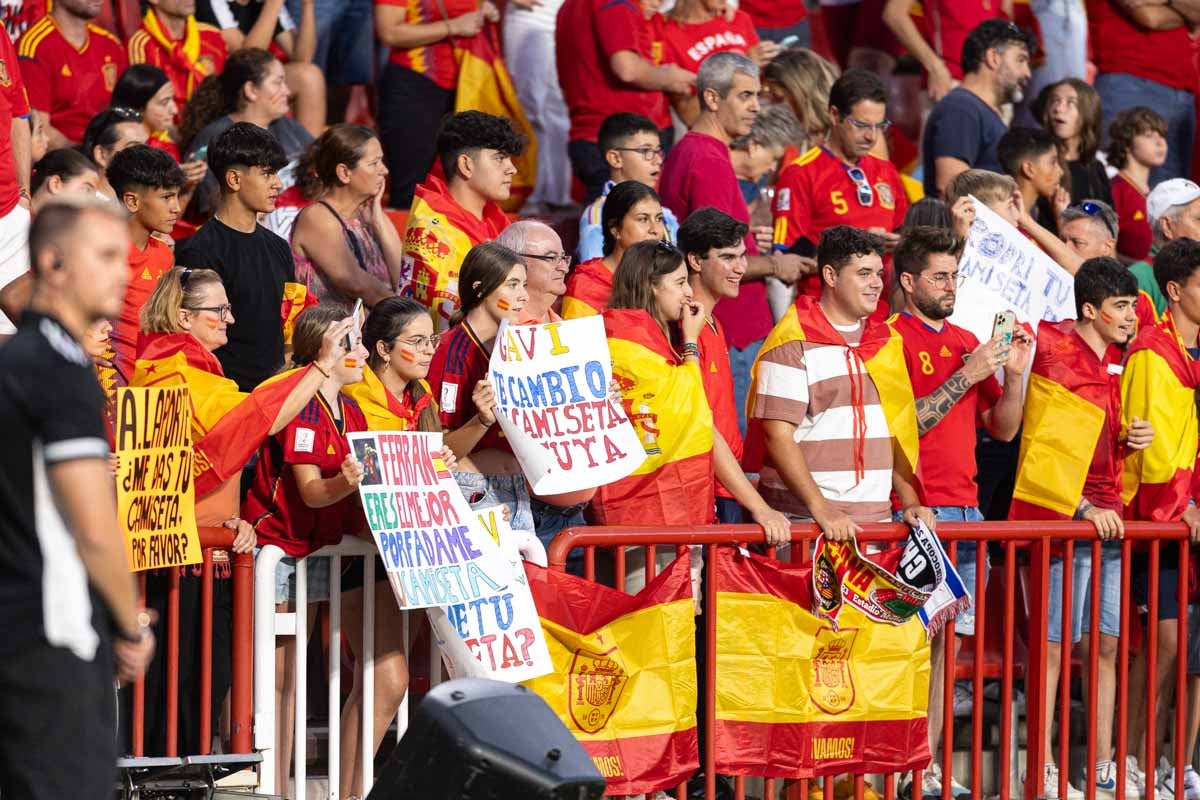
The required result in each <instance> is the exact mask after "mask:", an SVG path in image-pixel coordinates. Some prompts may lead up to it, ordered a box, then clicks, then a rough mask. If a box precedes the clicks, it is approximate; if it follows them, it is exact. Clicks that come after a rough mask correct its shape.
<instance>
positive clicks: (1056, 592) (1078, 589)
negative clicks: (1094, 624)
mask: <svg viewBox="0 0 1200 800" xmlns="http://www.w3.org/2000/svg"><path fill="white" fill-rule="evenodd" d="M1072 561H1073V566H1072V568H1071V569H1072V573H1071V643H1072V644H1074V643H1075V642H1078V641H1079V640H1080V639H1082V638H1083V634H1084V633H1085V632H1087V631H1088V630H1089V626H1090V624H1091V621H1092V596H1091V595H1092V592H1091V588H1092V548H1091V540H1088V539H1083V540H1079V541H1076V542H1075V554H1074V558H1073V560H1072ZM1048 597H1049V601H1048V602H1047V604H1046V608H1047V610H1046V613H1047V619H1046V638H1047V639H1048V640H1050V641H1051V642H1062V627H1063V626H1062V622H1063V618H1062V616H1063V559H1062V556H1054V557H1052V558H1051V559H1050V588H1049V593H1048ZM1100 632H1101V633H1103V634H1104V635H1106V636H1120V634H1121V543H1120V542H1119V541H1111V542H1104V543H1102V544H1101V545H1100Z"/></svg>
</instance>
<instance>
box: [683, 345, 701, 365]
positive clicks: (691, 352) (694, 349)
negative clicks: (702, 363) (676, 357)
mask: <svg viewBox="0 0 1200 800" xmlns="http://www.w3.org/2000/svg"><path fill="white" fill-rule="evenodd" d="M688 356H695V357H696V360H697V361H699V360H700V345H698V344H696V343H695V342H685V343H684V345H683V357H684V358H687V357H688Z"/></svg>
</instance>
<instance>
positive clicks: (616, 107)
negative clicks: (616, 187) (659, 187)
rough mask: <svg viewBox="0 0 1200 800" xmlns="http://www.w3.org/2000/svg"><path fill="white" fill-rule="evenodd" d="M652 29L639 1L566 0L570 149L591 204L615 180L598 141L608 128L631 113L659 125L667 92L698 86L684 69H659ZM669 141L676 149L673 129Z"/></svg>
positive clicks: (561, 72) (564, 70)
mask: <svg viewBox="0 0 1200 800" xmlns="http://www.w3.org/2000/svg"><path fill="white" fill-rule="evenodd" d="M648 24H649V23H648V22H647V21H646V20H645V19H644V18H643V17H642V12H641V10H639V9H638V7H637V5H636V4H635V3H631V2H621V3H613V2H608V0H566V2H564V3H563V5H562V8H561V9H559V12H558V27H557V28H556V29H555V32H554V37H555V47H556V56H555V57H556V58H557V59H558V79H559V82H560V83H561V84H562V89H563V97H564V98H565V99H566V101H567V109H568V110H569V112H570V115H571V131H570V134H569V136H568V139H569V144H568V145H567V152H568V154H569V155H570V158H571V169H572V170H574V172H575V175H576V177H578V178H579V180H581V181H582V182H583V185H584V189H585V198H584V199H585V200H586V201H587V202H591V201H592V200H594V199H596V198H597V197H599V196H600V194H601V192H602V191H603V189H604V184H605V182H606V181H608V180H609V178H610V177H611V175H610V167H609V164H608V162H607V161H606V158H605V153H604V151H603V150H601V148H600V145H599V144H598V139H597V137H598V135H599V130H600V123H602V122H603V121H604V120H605V119H607V118H608V117H609V116H610V115H612V114H616V113H619V112H623V111H630V110H637V111H638V112H640V113H643V114H645V115H646V116H647V117H648V118H649V119H651V120H653V121H655V122H656V123H657V122H659V120H660V119H662V118H663V116H664V114H666V99H665V98H664V96H663V92H670V93H671V94H686V93H688V92H690V91H691V88H692V84H694V83H695V81H696V76H695V75H693V74H692V73H690V72H688V71H687V70H686V69H684V68H683V67H679V66H676V65H674V64H661V65H657V62H656V60H655V59H654V57H653V54H652V52H651V41H650V40H651V36H650V31H649V28H648ZM661 137H662V145H663V149H664V150H668V149H670V146H671V143H672V142H673V141H674V132H673V130H671V128H670V127H669V126H665V127H664V128H663V130H662V131H661Z"/></svg>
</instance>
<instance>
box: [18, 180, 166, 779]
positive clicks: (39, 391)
mask: <svg viewBox="0 0 1200 800" xmlns="http://www.w3.org/2000/svg"><path fill="white" fill-rule="evenodd" d="M126 247H127V243H126V233H125V226H124V222H123V220H122V219H121V216H120V214H119V213H118V212H117V211H116V210H115V209H113V208H112V207H110V206H108V205H107V204H106V205H104V206H101V205H100V204H99V203H97V202H95V201H93V202H92V203H90V204H87V205H82V204H81V205H75V206H70V205H67V204H55V205H54V206H52V207H49V208H47V209H45V210H44V211H43V212H42V214H41V216H40V217H39V218H38V219H37V220H36V221H35V222H34V223H33V225H32V229H31V231H30V250H31V251H32V254H33V275H34V278H33V280H34V292H33V300H32V303H31V305H30V309H29V312H28V313H26V314H25V315H24V316H23V317H22V319H21V329H20V331H19V332H18V333H17V335H16V337H15V338H14V339H13V340H12V341H11V342H10V343H9V344H8V345H6V346H5V347H4V348H3V349H2V350H0V365H3V366H2V369H3V373H4V374H5V375H8V376H16V375H21V376H24V378H23V379H21V380H11V379H10V380H6V381H4V384H3V387H2V388H0V420H2V421H3V423H4V427H5V431H6V442H5V447H4V448H3V453H2V454H0V459H3V465H4V467H3V470H0V476H2V477H0V482H2V483H3V486H4V491H3V492H0V509H2V511H3V513H2V514H0V520H2V521H0V542H3V545H2V546H0V553H3V556H2V559H3V569H4V572H5V575H6V578H5V591H4V603H3V614H4V619H5V620H6V628H7V629H8V630H9V631H10V632H11V636H10V637H7V638H6V639H5V643H4V645H3V646H2V648H3V649H2V650H0V691H2V692H3V695H4V697H6V698H8V699H9V702H6V703H5V704H4V708H3V712H2V713H0V720H2V724H3V725H4V730H5V735H4V745H3V748H4V759H5V762H6V763H5V767H4V769H3V770H2V771H0V791H3V792H4V795H5V796H6V797H39V798H47V800H67V798H76V797H81V796H87V797H104V796H107V794H108V793H109V792H111V791H112V790H113V783H114V780H115V778H116V768H115V765H116V758H117V747H116V740H115V737H114V736H113V732H114V730H115V729H116V718H115V714H114V710H115V709H114V704H113V682H114V672H115V673H116V674H115V677H116V679H118V680H120V681H122V682H127V681H135V680H138V679H139V678H140V677H141V675H142V673H143V671H144V670H145V667H146V664H147V663H148V662H149V661H150V656H151V654H152V653H153V652H154V634H153V631H152V629H151V625H152V622H153V620H152V618H151V617H150V615H148V614H145V613H143V612H141V611H140V610H139V603H138V596H137V588H136V582H135V581H134V579H133V578H132V577H131V576H130V574H129V565H128V561H127V559H126V556H125V553H124V550H125V545H124V543H123V540H122V536H121V532H120V529H119V528H118V526H117V508H116V502H115V496H114V493H113V479H112V475H111V473H110V469H109V461H108V455H109V446H108V442H107V441H106V437H105V430H104V423H103V415H102V414H103V407H104V395H103V393H102V392H101V391H100V387H99V386H98V385H97V383H96V377H95V373H94V372H93V370H92V363H91V360H90V359H89V358H88V357H87V356H86V355H85V353H84V351H83V349H82V348H81V346H80V344H79V342H80V341H82V340H83V339H84V337H85V335H86V333H87V330H88V328H89V327H90V326H92V325H93V324H94V323H97V322H98V321H99V320H101V319H103V318H105V317H109V316H112V315H115V314H116V313H117V311H118V310H119V308H120V297H121V293H122V292H123V290H124V286H125V279H126V275H127V272H126V268H125V264H124V256H125V249H126ZM114 661H115V669H114ZM81 736H82V737H86V740H87V741H89V742H90V744H89V745H88V746H87V747H78V746H77V745H78V743H79V741H80V738H79V737H81Z"/></svg>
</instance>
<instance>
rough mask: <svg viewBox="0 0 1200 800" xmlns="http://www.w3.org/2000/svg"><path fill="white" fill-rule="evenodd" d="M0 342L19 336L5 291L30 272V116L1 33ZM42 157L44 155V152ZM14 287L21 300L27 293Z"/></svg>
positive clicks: (14, 63)
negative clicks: (12, 319)
mask: <svg viewBox="0 0 1200 800" xmlns="http://www.w3.org/2000/svg"><path fill="white" fill-rule="evenodd" d="M0 69H3V70H5V74H7V75H8V80H7V81H4V82H3V83H0V97H2V101H0V341H3V340H4V339H5V338H6V337H8V336H10V335H12V334H14V333H16V332H17V329H16V327H14V326H13V324H12V322H11V321H10V319H9V317H8V316H7V315H6V313H5V312H4V310H3V309H4V308H5V299H4V292H5V290H6V289H7V288H8V287H9V286H10V285H12V283H13V282H14V281H16V280H17V279H18V278H20V277H21V276H22V275H24V274H25V273H26V272H28V270H29V246H28V236H29V222H30V218H29V208H30V193H29V170H30V166H31V164H32V163H33V161H32V153H31V150H32V137H31V134H30V128H29V122H28V121H27V120H28V119H29V117H30V115H31V112H30V110H29V101H28V99H27V98H26V93H25V84H24V82H23V81H22V80H21V69H20V67H19V66H18V65H17V53H16V51H15V50H14V49H13V46H12V42H11V41H10V40H9V38H8V34H7V33H5V32H4V31H0ZM43 154H44V153H43ZM28 280H29V279H25V280H23V281H21V283H22V284H24V286H25V288H24V289H21V288H19V287H14V289H13V291H17V292H18V293H19V295H22V296H24V295H25V294H26V292H27V290H28V286H29V284H28Z"/></svg>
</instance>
